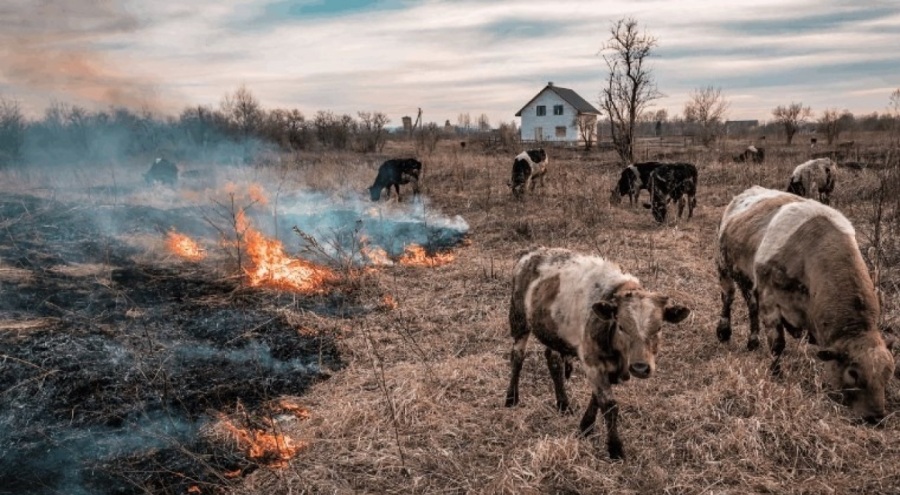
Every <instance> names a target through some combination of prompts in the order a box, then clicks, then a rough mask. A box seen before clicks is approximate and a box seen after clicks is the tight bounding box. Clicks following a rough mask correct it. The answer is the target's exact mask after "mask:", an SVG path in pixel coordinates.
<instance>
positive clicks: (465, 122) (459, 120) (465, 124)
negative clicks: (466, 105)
mask: <svg viewBox="0 0 900 495" xmlns="http://www.w3.org/2000/svg"><path fill="white" fill-rule="evenodd" d="M456 125H457V127H459V128H460V130H462V131H463V133H465V134H468V133H469V128H470V127H472V117H471V116H470V115H469V114H468V113H461V114H459V115H458V116H457V117H456Z"/></svg>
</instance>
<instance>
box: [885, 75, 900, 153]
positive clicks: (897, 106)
mask: <svg viewBox="0 0 900 495" xmlns="http://www.w3.org/2000/svg"><path fill="white" fill-rule="evenodd" d="M890 101H891V103H890V106H889V107H888V108H889V110H888V111H889V112H890V113H891V117H892V119H891V128H892V130H893V131H894V132H893V133H892V134H893V135H894V140H895V142H896V140H898V139H900V88H897V89H895V90H894V92H893V93H891V100H890Z"/></svg>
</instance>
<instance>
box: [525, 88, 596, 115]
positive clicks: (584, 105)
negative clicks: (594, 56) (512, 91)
mask: <svg viewBox="0 0 900 495" xmlns="http://www.w3.org/2000/svg"><path fill="white" fill-rule="evenodd" d="M548 89H549V90H550V91H553V92H554V93H556V94H557V95H558V96H559V97H560V98H562V99H563V100H564V101H565V102H566V103H568V104H569V105H572V106H573V107H575V110H576V111H577V112H578V113H593V114H597V115H600V110H597V109H596V108H594V106H593V105H591V104H590V103H588V102H587V100H585V99H584V98H582V97H581V96H580V95H579V94H578V93H576V92H574V91H572V90H571V89H568V88H561V87H559V86H555V85H554V84H553V83H552V82H551V83H547V86H545V87H544V89H542V90H540V91H538V94H536V95H534V98H532V99H530V100H528V103H526V104H525V106H523V107H522V109H521V110H519V111H518V112H516V117H521V116H522V110H525V109H526V108H528V105H531V102H533V101H534V100H535V99H537V97H538V96H540V95H541V93H543V92H544V91H547V90H548Z"/></svg>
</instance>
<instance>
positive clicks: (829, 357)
mask: <svg viewBox="0 0 900 495" xmlns="http://www.w3.org/2000/svg"><path fill="white" fill-rule="evenodd" d="M816 357H818V358H819V359H821V360H822V361H837V362H839V363H843V362H845V361H847V353H845V352H839V351H835V350H833V349H822V350H821V351H819V352H817V353H816Z"/></svg>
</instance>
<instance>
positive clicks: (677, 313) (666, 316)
mask: <svg viewBox="0 0 900 495" xmlns="http://www.w3.org/2000/svg"><path fill="white" fill-rule="evenodd" d="M690 314H691V310H690V309H688V308H686V307H684V306H682V305H680V304H670V305H667V306H666V307H665V309H663V320H666V321H667V322H669V323H680V322H682V321H684V319H685V318H687V317H688V316H690Z"/></svg>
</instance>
